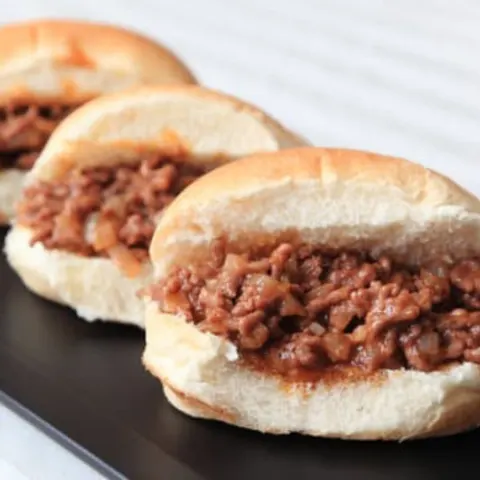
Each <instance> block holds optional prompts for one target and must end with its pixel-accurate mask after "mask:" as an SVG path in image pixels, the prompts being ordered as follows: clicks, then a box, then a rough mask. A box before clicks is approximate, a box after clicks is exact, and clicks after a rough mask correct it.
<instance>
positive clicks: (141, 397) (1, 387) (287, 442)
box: [0, 231, 480, 480]
mask: <svg viewBox="0 0 480 480" xmlns="http://www.w3.org/2000/svg"><path fill="white" fill-rule="evenodd" d="M4 233H5V232H4V231H3V232H1V238H2V239H3V236H4ZM0 292H1V303H0V400H1V401H4V402H5V403H7V404H8V405H9V406H11V407H12V408H14V409H15V410H16V411H17V412H19V413H20V414H21V415H23V416H24V417H26V418H27V419H29V420H30V421H32V422H34V423H35V424H36V425H38V426H39V427H40V428H42V429H43V430H44V431H46V432H47V433H48V434H49V435H51V436H52V437H54V438H55V439H56V440H57V441H59V442H60V443H62V444H63V445H65V446H67V447H68V448H69V449H71V450H72V451H73V452H75V453H76V454H77V455H79V456H81V457H82V458H83V459H85V460H86V461H87V462H89V463H90V464H91V465H93V466H94V467H95V468H97V469H98V470H100V471H101V472H102V473H103V474H105V475H106V476H108V477H111V478H123V477H127V478H129V479H132V480H143V479H146V480H147V479H163V478H165V479H182V480H183V479H185V480H189V479H199V478H212V479H217V478H218V479H226V478H228V479H230V480H236V479H257V478H275V479H276V480H277V479H292V478H293V479H298V480H300V479H310V478H314V479H322V480H333V479H362V480H363V479H365V480H380V479H382V480H383V479H386V480H400V479H408V480H420V479H421V480H430V479H431V480H441V479H450V478H462V477H467V476H468V477H471V475H472V473H473V472H475V471H476V468H477V466H478V459H479V454H478V453H477V450H478V446H479V445H480V431H476V432H470V433H467V434H463V435H459V436H456V437H450V438H445V439H439V440H429V441H416V442H405V443H375V442H345V441H335V440H322V439H314V438H304V437H301V436H297V435H290V436H280V437H275V436H267V435H262V434H259V433H256V432H250V431H246V430H242V429H238V428H234V427H230V426H227V425H223V424H220V423H216V422H208V421H203V420H194V419H191V418H188V417H186V416H184V415H183V414H181V413H179V412H177V411H176V410H174V409H173V408H172V407H170V406H169V404H168V403H167V402H166V400H165V399H164V397H163V394H162V390H161V387H160V385H159V383H158V382H157V381H156V380H155V379H153V378H151V377H150V376H149V375H148V374H147V373H145V371H144V370H143V368H142V365H141V363H140V355H141V352H142V348H143V335H142V333H141V332H140V331H138V330H136V329H133V328H128V327H121V326H116V325H108V324H101V323H96V324H87V323H85V322H83V321H82V320H79V319H78V318H76V316H75V315H74V314H73V313H72V312H71V311H70V310H68V309H67V308H63V307H60V306H58V305H54V304H52V303H49V302H47V301H44V300H42V299H40V298H37V297H36V296H34V295H33V294H31V293H30V292H28V291H27V290H26V289H25V288H24V287H23V285H22V284H21V282H20V280H18V278H17V277H16V276H15V274H14V273H13V272H12V271H11V270H10V269H9V268H8V266H7V264H6V262H5V260H4V259H3V258H2V259H0ZM1 392H3V393H1Z"/></svg>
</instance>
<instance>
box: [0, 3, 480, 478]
mask: <svg viewBox="0 0 480 480" xmlns="http://www.w3.org/2000/svg"><path fill="white" fill-rule="evenodd" d="M0 5H1V12H2V13H1V21H2V22H8V21H12V20H21V19H25V18H29V17H35V16H43V17H45V16H53V17H71V16H74V17H78V18H84V19H94V20H103V21H109V22H117V23H120V24H123V25H125V26H130V27H134V28H136V29H139V30H143V31H144V32H146V33H147V34H149V35H151V36H153V37H156V38H158V39H160V40H163V41H164V42H165V43H166V44H167V45H169V46H170V47H171V48H173V49H174V50H176V51H177V52H178V53H179V54H180V55H181V56H182V57H183V58H184V59H185V60H186V61H187V62H188V63H189V64H190V65H191V67H192V68H193V69H194V71H195V73H196V74H197V75H198V77H199V79H200V80H201V81H202V82H203V83H205V84H207V85H209V86H211V87H214V88H217V89H220V90H223V91H225V92H228V93H232V94H235V95H237V96H240V97H242V98H244V99H247V100H249V101H250V102H253V103H256V104H258V105H259V106H261V107H263V108H264V109H266V110H267V111H269V112H270V113H271V114H273V115H274V116H275V117H277V118H278V119H279V120H281V121H282V122H284V123H285V124H286V125H288V126H290V127H291V128H293V129H295V130H297V131H298V132H299V133H301V134H303V135H304V136H306V137H307V138H308V139H309V140H310V141H312V142H313V143H316V144H318V145H325V146H343V147H351V148H360V149H367V150H372V151H377V152H380V153H387V154H392V155H398V156H404V157H406V158H409V159H411V160H416V161H418V162H421V163H423V164H425V165H426V166H429V167H432V168H435V169H437V170H439V171H441V172H443V173H445V174H447V175H450V176H451V177H453V178H454V179H455V180H456V181H458V182H459V183H461V184H463V185H464V186H466V187H467V188H469V189H470V190H472V191H473V192H474V193H476V194H477V195H478V194H480V175H479V173H480V168H479V165H480V56H479V52H480V28H479V25H480V2H477V1H475V0H457V1H455V2H453V1H450V0H424V1H422V2H420V1H418V0H403V1H401V2H399V1H395V0H390V1H388V0H386V1H385V0H294V1H291V0H236V1H232V0H231V1H228V0H191V1H187V0H177V1H176V2H173V1H171V0H102V1H99V0H80V1H78V0H42V1H39V0H15V1H13V2H7V1H6V0H2V1H1V2H0ZM0 478H1V479H17V478H19V479H20V478H21V479H24V478H31V479H35V480H37V479H43V478H45V479H48V480H55V479H64V478H68V479H75V478H78V479H82V480H88V479H96V478H100V477H99V476H98V475H97V474H95V473H94V472H93V471H92V470H90V469H89V468H88V467H86V466H85V465H84V464H83V463H82V462H80V461H78V460H77V459H76V458H75V457H73V456H72V455H71V454H70V453H68V452H66V451H65V450H64V449H63V448H61V447H59V446H58V445H57V444H55V443H54V442H52V441H51V440H49V439H48V438H47V437H46V436H44V435H43V434H41V433H39V432H37V431H36V430H35V429H34V428H33V427H31V426H30V425H28V424H26V423H25V422H24V421H23V420H21V419H19V418H18V417H16V416H15V415H14V414H12V413H11V412H10V411H8V410H7V409H5V408H4V407H1V406H0Z"/></svg>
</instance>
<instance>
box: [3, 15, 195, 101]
mask: <svg viewBox="0 0 480 480" xmlns="http://www.w3.org/2000/svg"><path fill="white" fill-rule="evenodd" d="M0 61H1V68H0V101H3V100H9V99H12V98H18V99H25V100H27V101H28V100H31V99H37V100H38V99H46V100H49V99H53V100H59V101H65V102H67V103H69V104H70V103H76V102H82V101H85V100H88V99H90V98H93V97H96V96H97V95H101V94H106V93H111V92H114V91H119V90H123V89H125V88H130V87H132V86H134V85H142V84H191V83H195V79H194V77H193V75H192V73H191V72H190V71H189V70H188V68H187V67H186V66H185V65H184V64H183V63H182V62H181V61H180V60H179V59H178V58H177V57H176V56H175V55H174V54H173V53H172V52H170V51H169V50H168V49H166V48H164V47H163V46H161V45H159V44H158V43H156V42H154V41H153V40H151V39H149V38H146V37H144V36H142V35H140V34H138V33H136V32H133V31H129V30H127V29H125V28H122V27H117V26H114V25H108V24H102V23H93V22H81V21H73V20H36V21H28V22H22V23H15V24H10V25H5V26H3V27H1V28H0Z"/></svg>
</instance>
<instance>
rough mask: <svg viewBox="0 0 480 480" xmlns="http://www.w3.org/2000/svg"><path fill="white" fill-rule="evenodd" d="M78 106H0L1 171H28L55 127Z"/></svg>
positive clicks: (12, 104) (13, 104)
mask: <svg viewBox="0 0 480 480" xmlns="http://www.w3.org/2000/svg"><path fill="white" fill-rule="evenodd" d="M76 108H78V105H76V106H72V105H62V104H49V105H27V104H15V103H9V104H7V105H3V106H0V168H17V169H20V170H29V169H31V168H32V167H33V165H34V163H35V160H36V159H37V157H38V155H39V154H40V152H41V150H42V148H43V147H44V146H45V144H46V143H47V140H48V138H49V137H50V135H51V134H52V132H53V130H54V129H55V128H56V127H57V125H58V124H59V123H60V122H61V121H62V120H63V119H64V118H65V117H66V116H67V115H68V114H69V113H70V112H72V111H73V110H75V109H76Z"/></svg>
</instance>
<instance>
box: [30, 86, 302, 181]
mask: <svg viewBox="0 0 480 480" xmlns="http://www.w3.org/2000/svg"><path fill="white" fill-rule="evenodd" d="M305 144H306V142H305V141H304V140H302V139H301V138H299V137H297V136H296V135H294V134H293V133H291V132H289V131H288V130H286V129H285V128H283V127H282V126H281V125H280V124H279V123H278V122H277V121H275V120H274V119H272V118H271V117H269V116H268V115H267V114H265V113H264V112H262V111H261V110H259V109H258V108H256V107H254V106H252V105H249V104H247V103H245V102H242V101H240V100H238V99H236V98H234V97H231V96H229V95H224V94H221V93H219V92H215V91H212V90H208V89H206V88H202V87H198V86H150V87H137V88H135V89H132V90H129V91H124V92H120V93H116V94H112V95H107V96H103V97H100V98H97V99H95V100H92V101H91V102H88V103H87V104H85V105H84V106H82V107H80V108H78V109H77V110H75V111H74V112H73V113H72V114H71V115H69V117H68V118H67V119H66V120H65V121H64V122H62V123H61V124H60V125H59V127H58V128H57V130H56V131H55V133H54V134H53V135H52V137H51V138H50V140H49V142H48V143H47V145H46V147H45V148H44V150H43V152H42V154H41V155H40V157H39V159H38V160H37V162H36V164H35V166H34V168H33V170H32V171H31V174H30V178H31V179H34V178H39V179H42V180H46V181H48V180H53V179H56V178H59V177H61V176H62V175H64V174H66V173H67V172H68V171H69V170H71V169H72V168H88V167H93V166H96V165H102V166H106V165H109V164H118V163H128V162H132V163H133V162H137V161H138V158H139V154H140V153H141V152H142V151H145V150H155V151H159V150H166V151H169V150H170V149H172V148H173V149H175V148H178V147H181V148H182V149H183V150H187V151H189V152H190V153H191V154H192V155H193V158H192V159H191V160H190V161H191V163H194V162H202V163H205V162H209V161H215V162H217V161H218V160H219V159H221V158H222V157H226V158H228V159H234V158H237V157H242V156H244V155H247V154H251V153H252V152H268V151H274V150H278V149H279V148H286V147H292V146H299V145H305Z"/></svg>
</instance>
